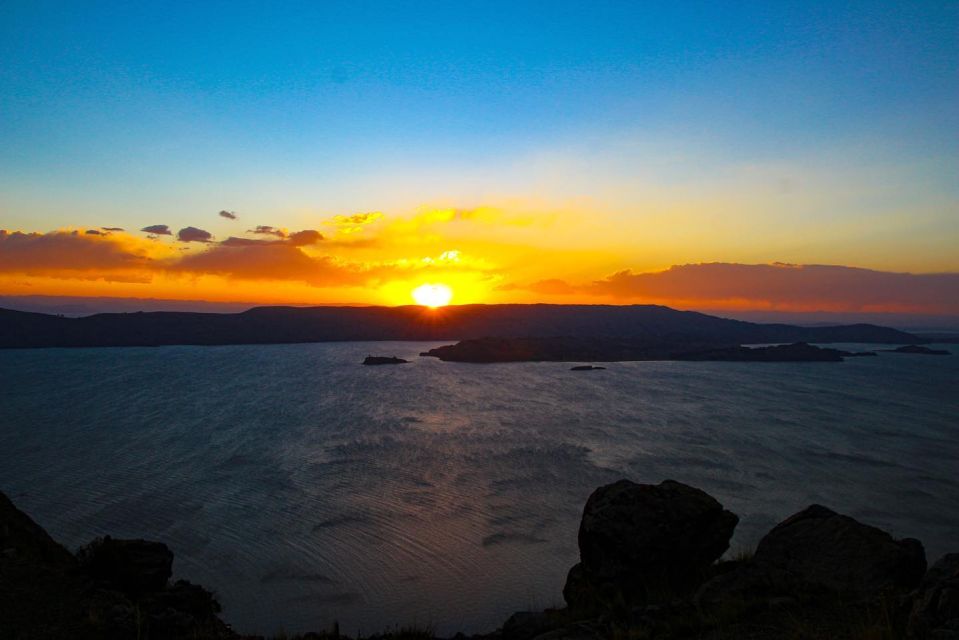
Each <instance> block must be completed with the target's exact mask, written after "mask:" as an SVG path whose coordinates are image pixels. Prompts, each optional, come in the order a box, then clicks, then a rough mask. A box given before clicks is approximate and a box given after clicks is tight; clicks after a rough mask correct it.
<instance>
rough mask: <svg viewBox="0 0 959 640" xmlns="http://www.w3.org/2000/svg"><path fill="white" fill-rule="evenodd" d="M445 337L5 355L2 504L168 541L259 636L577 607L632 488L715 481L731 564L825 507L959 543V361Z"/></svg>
mask: <svg viewBox="0 0 959 640" xmlns="http://www.w3.org/2000/svg"><path fill="white" fill-rule="evenodd" d="M433 346H438V345H437V344H433V343H340V344H310V345H271V346H236V347H163V348H124V349H47V350H14V351H0V490H3V491H5V492H7V493H8V494H9V495H11V497H12V498H13V499H14V500H15V501H16V503H17V504H18V505H20V506H21V507H22V508H23V509H25V510H26V511H27V512H28V513H30V514H31V515H32V516H33V517H34V518H35V519H37V520H38V521H39V522H40V523H41V524H42V525H43V526H45V527H46V528H47V529H48V530H49V531H50V532H51V534H53V535H54V537H56V538H57V539H58V540H60V541H62V542H64V543H65V544H67V545H68V546H70V547H75V546H78V545H80V544H82V543H85V542H87V541H88V540H90V539H91V538H93V537H95V536H98V535H104V534H111V535H114V536H121V537H146V538H151V539H158V540H162V541H164V542H166V543H167V544H169V545H170V547H171V548H172V549H173V550H174V552H175V553H176V563H175V565H174V574H175V575H176V576H177V577H184V578H188V579H190V580H193V581H196V582H199V583H202V584H204V585H206V586H208V587H210V588H212V589H214V590H215V591H216V592H217V594H218V595H219V597H220V599H221V601H222V603H223V605H224V617H225V619H227V620H228V621H229V622H231V623H232V624H234V626H235V627H236V628H238V629H239V630H241V631H244V632H248V633H254V632H258V633H275V632H278V631H280V630H286V631H289V632H295V631H304V630H308V629H319V628H323V627H325V626H327V625H329V624H330V623H331V622H332V621H333V620H334V619H336V620H339V622H340V624H341V627H342V629H343V630H344V631H345V632H349V633H354V632H355V631H360V632H363V633H371V632H375V631H380V630H382V629H384V628H386V627H388V626H392V625H396V624H406V623H418V624H421V625H425V624H429V625H432V626H433V627H434V628H435V629H436V631H437V632H439V633H453V632H455V631H457V630H463V631H466V632H474V631H486V630H491V629H492V628H495V627H496V626H498V625H499V624H500V623H501V622H502V621H503V620H504V619H505V617H506V616H508V615H509V613H511V612H512V611H515V610H519V609H528V608H534V607H539V608H542V607H546V606H551V605H557V604H560V603H562V595H561V593H562V586H563V582H564V580H565V575H566V571H567V570H568V569H569V567H570V566H571V565H572V564H573V563H574V562H575V561H576V559H577V549H576V528H577V525H578V522H579V516H580V513H581V510H582V505H583V504H584V502H585V500H586V498H587V497H588V496H589V494H590V492H591V491H592V490H593V489H594V488H595V487H596V486H598V485H600V484H603V483H606V482H610V481H613V480H616V479H618V478H621V477H628V478H631V479H633V480H635V481H637V482H654V483H655V482H659V481H661V480H663V479H665V478H673V479H676V480H680V481H683V482H687V483H690V484H693V485H695V486H698V487H701V488H703V489H705V490H706V491H708V492H710V493H711V494H713V495H714V496H716V497H717V498H718V499H719V500H720V501H721V502H723V504H724V505H725V506H726V507H727V508H729V509H731V510H733V511H734V512H735V513H737V514H738V515H739V516H740V517H741V518H742V521H741V523H740V525H739V527H738V528H737V532H736V536H735V538H734V540H733V550H734V551H735V550H738V549H745V548H749V547H752V546H754V545H755V543H756V542H757V541H758V539H759V538H760V537H761V535H762V534H763V533H764V532H765V531H766V530H768V529H769V528H770V527H771V526H773V525H774V524H775V523H776V522H778V521H779V520H781V519H782V518H784V517H785V516H788V515H789V514H791V513H793V512H795V511H797V510H799V509H801V508H803V507H805V506H807V505H808V504H810V503H812V502H819V503H822V504H826V505H827V506H830V507H832V508H834V509H837V510H839V511H843V512H845V513H848V514H850V515H852V516H854V517H856V518H859V519H860V520H862V521H864V522H867V523H869V524H873V525H876V526H879V527H882V528H884V529H886V530H888V531H890V532H891V533H893V534H894V535H896V536H914V537H918V538H920V539H921V540H923V542H924V543H925V544H926V549H927V553H928V555H929V556H930V559H931V560H934V559H935V558H936V557H938V556H939V555H941V554H942V553H944V552H946V551H947V550H949V548H950V546H951V547H952V549H951V550H954V551H955V550H959V549H955V548H954V547H955V541H956V540H959V512H957V511H959V510H957V505H959V479H957V473H956V469H957V468H959V420H957V416H959V357H957V356H955V355H954V356H952V357H931V356H914V355H899V354H881V355H880V356H879V357H877V358H856V359H850V360H848V361H846V362H844V363H841V364H838V363H783V364H769V363H710V362H703V363H694V362H632V363H613V364H610V365H608V369H607V370H605V371H591V372H571V371H569V366H570V365H569V364H562V363H523V364H502V365H500V364H497V365H470V364H458V363H444V362H440V361H438V360H435V359H432V358H418V357H417V354H418V353H419V352H420V351H424V350H426V349H429V348H431V347H433ZM857 347H862V345H857ZM954 347H955V345H952V348H953V349H954ZM945 348H950V347H949V346H946V347H945ZM371 353H372V354H377V355H397V356H400V357H405V358H408V359H411V360H412V363H411V364H407V365H401V366H386V367H363V366H360V365H359V364H358V363H359V362H361V361H362V359H363V358H364V357H365V356H366V355H368V354H371Z"/></svg>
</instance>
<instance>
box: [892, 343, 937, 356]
mask: <svg viewBox="0 0 959 640" xmlns="http://www.w3.org/2000/svg"><path fill="white" fill-rule="evenodd" d="M883 351H885V352H886V353H916V354H919V355H924V356H948V355H952V354H951V353H950V352H948V351H946V350H945V349H930V348H929V347H922V346H920V345H918V344H907V345H906V346H904V347H899V348H898V349H883Z"/></svg>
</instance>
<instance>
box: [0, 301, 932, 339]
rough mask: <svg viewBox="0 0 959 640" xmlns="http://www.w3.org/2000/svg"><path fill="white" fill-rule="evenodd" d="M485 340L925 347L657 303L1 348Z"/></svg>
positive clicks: (101, 318)
mask: <svg viewBox="0 0 959 640" xmlns="http://www.w3.org/2000/svg"><path fill="white" fill-rule="evenodd" d="M486 336H499V337H555V336H574V337H582V338H615V339H621V340H630V341H641V342H644V343H650V344H651V343H656V342H662V341H668V342H694V343H696V344H704V345H716V346H728V345H738V344H748V343H763V342H820V343H822V342H877V343H885V344H907V343H916V342H921V339H919V338H917V337H916V336H914V335H911V334H908V333H904V332H902V331H897V330H895V329H888V328H885V327H877V326H874V325H865V324H860V325H848V326H838V327H796V326H792V325H784V324H755V323H751V322H742V321H739V320H727V319H724V318H717V317H714V316H708V315H705V314H702V313H695V312H692V311H676V310H675V309H670V308H668V307H660V306H652V305H636V306H601V305H579V306H575V305H463V306H455V307H445V308H441V309H435V310H431V309H424V308H423V307H417V306H405V307H309V308H292V307H258V308H255V309H250V310H249V311H245V312H243V313H236V314H215V313H166V312H154V313H105V314H98V315H94V316H87V317H84V318H62V317H58V316H51V315H46V314H40V313H25V312H19V311H9V310H2V309H0V347H7V348H9V347H101V346H159V345H173V344H193V345H224V344H271V343H295V342H327V341H345V340H466V339H471V338H481V337H486Z"/></svg>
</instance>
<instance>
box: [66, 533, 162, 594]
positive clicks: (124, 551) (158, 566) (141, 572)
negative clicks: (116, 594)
mask: <svg viewBox="0 0 959 640" xmlns="http://www.w3.org/2000/svg"><path fill="white" fill-rule="evenodd" d="M77 559H78V560H79V562H80V568H81V570H82V571H83V572H84V573H86V574H87V575H89V576H90V577H92V578H95V579H97V580H101V581H104V582H106V583H108V584H109V585H111V586H112V587H114V588H116V589H117V590H119V591H122V592H123V593H125V594H127V595H131V596H137V595H141V594H144V593H149V592H153V591H160V590H161V589H163V588H164V587H165V586H166V584H167V580H169V579H170V575H171V574H172V568H173V552H172V551H170V549H169V547H167V546H166V545H165V544H163V543H162V542H151V541H149V540H118V539H114V538H111V537H110V536H106V537H104V538H97V539H96V540H94V541H93V542H91V543H90V544H88V545H87V546H85V547H83V548H81V549H80V550H79V551H77Z"/></svg>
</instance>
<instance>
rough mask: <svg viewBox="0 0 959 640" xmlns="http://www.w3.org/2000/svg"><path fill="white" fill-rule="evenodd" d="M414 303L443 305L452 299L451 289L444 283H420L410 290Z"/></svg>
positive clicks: (434, 305) (433, 305)
mask: <svg viewBox="0 0 959 640" xmlns="http://www.w3.org/2000/svg"><path fill="white" fill-rule="evenodd" d="M412 294H413V300H415V301H416V304H420V305H423V306H424V307H432V308H434V309H435V308H436V307H445V306H446V305H448V304H449V303H450V300H452V299H453V290H452V289H450V288H449V287H447V286H446V285H445V284H429V283H427V284H421V285H420V286H418V287H416V288H415V289H413V291H412Z"/></svg>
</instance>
